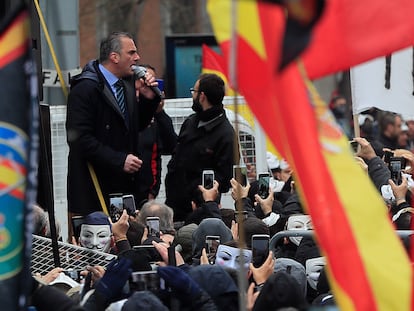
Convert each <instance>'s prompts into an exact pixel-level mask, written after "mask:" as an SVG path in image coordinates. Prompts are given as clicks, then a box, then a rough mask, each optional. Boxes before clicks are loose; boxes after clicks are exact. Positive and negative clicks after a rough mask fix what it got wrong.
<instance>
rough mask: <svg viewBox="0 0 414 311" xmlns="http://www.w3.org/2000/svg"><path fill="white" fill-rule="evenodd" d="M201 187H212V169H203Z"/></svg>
mask: <svg viewBox="0 0 414 311" xmlns="http://www.w3.org/2000/svg"><path fill="white" fill-rule="evenodd" d="M202 178H203V187H204V188H206V189H211V188H213V183H214V171H213V170H204V171H203V176H202Z"/></svg>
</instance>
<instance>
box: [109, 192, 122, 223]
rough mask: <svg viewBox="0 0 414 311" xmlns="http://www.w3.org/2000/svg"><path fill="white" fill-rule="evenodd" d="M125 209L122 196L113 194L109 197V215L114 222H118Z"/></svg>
mask: <svg viewBox="0 0 414 311" xmlns="http://www.w3.org/2000/svg"><path fill="white" fill-rule="evenodd" d="M123 210H124V204H123V202H122V196H112V197H110V198H109V216H110V217H111V220H112V222H117V221H118V220H119V218H120V217H121V215H122V211H123Z"/></svg>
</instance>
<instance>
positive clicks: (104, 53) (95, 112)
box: [66, 32, 161, 215]
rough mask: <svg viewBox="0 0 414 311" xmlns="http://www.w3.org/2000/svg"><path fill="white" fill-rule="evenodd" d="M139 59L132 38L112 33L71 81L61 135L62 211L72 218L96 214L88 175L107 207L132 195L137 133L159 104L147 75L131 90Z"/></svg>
mask: <svg viewBox="0 0 414 311" xmlns="http://www.w3.org/2000/svg"><path fill="white" fill-rule="evenodd" d="M139 59H140V57H139V55H138V53H137V48H136V46H135V43H134V40H133V39H132V37H131V36H130V35H129V34H128V33H124V32H117V33H113V34H111V35H110V36H109V37H108V38H106V39H104V40H103V41H102V42H101V46H100V56H99V60H94V61H91V62H89V63H88V64H87V65H86V66H85V67H84V69H83V71H82V73H81V74H80V75H78V76H76V77H74V79H73V80H72V83H71V92H70V94H69V98H68V106H67V120H66V130H67V141H68V144H69V158H68V209H69V212H71V213H73V214H82V215H86V214H89V213H91V212H93V211H98V210H102V205H101V204H100V201H99V199H98V194H97V189H96V188H97V187H96V186H95V185H94V183H93V180H92V176H93V175H94V173H93V171H94V172H95V174H96V177H97V182H98V183H99V185H100V188H101V190H102V194H103V199H104V200H105V202H106V204H107V205H108V203H109V195H110V194H111V193H122V194H134V195H135V191H136V190H137V189H138V187H137V179H136V178H135V175H136V173H137V172H138V170H139V169H140V167H141V165H142V161H141V159H140V150H139V148H138V133H139V131H140V130H142V129H144V128H145V127H146V126H147V125H148V124H149V122H150V121H151V119H152V117H153V114H154V112H155V110H156V108H157V107H158V103H159V102H160V100H161V99H160V97H159V96H158V95H156V94H155V93H154V92H153V90H152V89H151V86H156V85H157V83H156V81H155V78H154V77H153V76H152V75H151V74H150V73H148V72H147V73H146V74H145V77H144V79H141V83H140V85H139V87H138V89H137V90H136V88H135V77H134V71H133V68H132V66H133V65H136V62H137V61H138V60H139ZM137 94H139V95H138V96H137ZM88 164H90V167H89V168H88ZM91 168H92V169H91Z"/></svg>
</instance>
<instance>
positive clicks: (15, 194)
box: [0, 182, 24, 200]
mask: <svg viewBox="0 0 414 311" xmlns="http://www.w3.org/2000/svg"><path fill="white" fill-rule="evenodd" d="M8 186H9V185H7V184H5V183H2V182H0V189H5V188H6V187H8ZM9 194H10V195H11V196H13V197H15V198H16V199H18V200H23V199H24V193H23V191H21V190H19V189H13V190H12V191H10V192H9Z"/></svg>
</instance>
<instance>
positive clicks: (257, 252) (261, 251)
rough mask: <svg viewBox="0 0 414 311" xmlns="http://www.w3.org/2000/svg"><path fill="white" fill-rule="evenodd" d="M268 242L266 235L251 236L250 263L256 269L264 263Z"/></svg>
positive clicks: (268, 237) (267, 253) (268, 238)
mask: <svg viewBox="0 0 414 311" xmlns="http://www.w3.org/2000/svg"><path fill="white" fill-rule="evenodd" d="M269 240H270V236H269V235H268V234H254V235H253V236H252V263H253V266H254V267H256V268H258V267H260V266H261V265H263V263H264V262H265V261H266V259H267V257H268V256H269Z"/></svg>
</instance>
